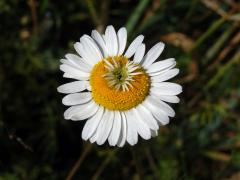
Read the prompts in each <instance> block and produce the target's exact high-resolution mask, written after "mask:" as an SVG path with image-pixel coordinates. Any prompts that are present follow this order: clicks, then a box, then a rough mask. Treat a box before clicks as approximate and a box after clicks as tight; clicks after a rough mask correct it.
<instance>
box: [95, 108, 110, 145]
mask: <svg viewBox="0 0 240 180" xmlns="http://www.w3.org/2000/svg"><path fill="white" fill-rule="evenodd" d="M113 118H114V112H113V111H109V110H105V113H104V114H103V117H102V121H101V122H100V123H99V126H98V130H97V144H98V145H102V144H103V143H104V142H105V141H106V140H107V138H108V136H109V133H110V131H111V129H112V125H113Z"/></svg>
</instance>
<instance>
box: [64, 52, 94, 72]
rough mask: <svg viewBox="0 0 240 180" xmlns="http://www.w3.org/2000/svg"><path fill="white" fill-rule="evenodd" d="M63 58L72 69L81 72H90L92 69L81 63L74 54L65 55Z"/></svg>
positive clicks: (80, 59)
mask: <svg viewBox="0 0 240 180" xmlns="http://www.w3.org/2000/svg"><path fill="white" fill-rule="evenodd" d="M65 57H66V58H67V60H68V61H69V62H70V63H71V64H72V65H73V66H74V67H76V68H78V69H80V70H81V71H84V72H90V71H91V69H92V68H91V67H90V66H89V65H88V64H86V63H85V62H84V61H83V59H82V58H80V57H78V56H77V55H75V54H66V56H65Z"/></svg>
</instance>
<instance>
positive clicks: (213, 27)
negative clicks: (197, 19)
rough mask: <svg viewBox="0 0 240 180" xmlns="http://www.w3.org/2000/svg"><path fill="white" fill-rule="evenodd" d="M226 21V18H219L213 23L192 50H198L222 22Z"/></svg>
mask: <svg viewBox="0 0 240 180" xmlns="http://www.w3.org/2000/svg"><path fill="white" fill-rule="evenodd" d="M225 21H226V18H221V19H219V20H217V21H215V22H214V23H213V24H212V25H211V27H210V28H208V30H207V31H206V32H205V33H204V34H202V35H201V36H200V37H199V38H198V40H197V41H196V43H195V44H194V46H193V50H194V49H196V48H198V47H199V46H200V45H201V44H202V43H203V42H204V41H205V40H206V39H207V38H208V37H209V36H210V35H211V34H212V33H214V32H215V31H216V30H217V29H218V28H219V27H220V26H221V25H222V24H223V23H224V22H225Z"/></svg>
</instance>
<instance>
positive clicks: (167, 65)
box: [147, 58, 176, 73]
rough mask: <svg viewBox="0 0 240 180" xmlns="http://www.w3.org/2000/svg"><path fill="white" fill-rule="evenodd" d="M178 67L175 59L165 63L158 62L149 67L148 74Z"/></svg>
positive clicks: (167, 60)
mask: <svg viewBox="0 0 240 180" xmlns="http://www.w3.org/2000/svg"><path fill="white" fill-rule="evenodd" d="M175 65H176V61H175V59H174V58H170V59H166V60H163V61H158V62H155V63H153V64H151V65H150V66H149V67H148V70H147V73H154V72H158V71H163V70H165V69H169V68H172V67H174V66H175Z"/></svg>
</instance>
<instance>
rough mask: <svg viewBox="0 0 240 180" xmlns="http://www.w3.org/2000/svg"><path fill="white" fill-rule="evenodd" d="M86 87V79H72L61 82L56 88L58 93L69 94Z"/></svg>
mask: <svg viewBox="0 0 240 180" xmlns="http://www.w3.org/2000/svg"><path fill="white" fill-rule="evenodd" d="M85 89H86V81H74V82H70V83H67V84H63V85H61V86H59V87H58V88H57V91H58V92H60V93H65V94H70V93H76V92H80V91H83V90H85Z"/></svg>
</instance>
